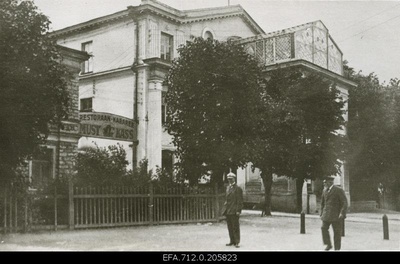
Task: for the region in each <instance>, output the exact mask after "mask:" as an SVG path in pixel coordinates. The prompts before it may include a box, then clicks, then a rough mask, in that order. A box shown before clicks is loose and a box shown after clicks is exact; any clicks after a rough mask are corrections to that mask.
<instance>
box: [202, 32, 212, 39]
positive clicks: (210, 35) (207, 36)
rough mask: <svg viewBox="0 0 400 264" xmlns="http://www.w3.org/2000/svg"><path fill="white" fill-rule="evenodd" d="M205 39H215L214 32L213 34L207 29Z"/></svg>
mask: <svg viewBox="0 0 400 264" xmlns="http://www.w3.org/2000/svg"><path fill="white" fill-rule="evenodd" d="M204 39H211V40H213V39H214V36H213V34H212V33H211V32H210V31H206V32H205V33H204Z"/></svg>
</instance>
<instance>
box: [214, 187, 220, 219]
mask: <svg viewBox="0 0 400 264" xmlns="http://www.w3.org/2000/svg"><path fill="white" fill-rule="evenodd" d="M214 190H215V199H214V202H215V207H214V208H215V221H217V222H218V221H219V213H220V212H219V211H220V210H219V190H218V183H215V187H214Z"/></svg>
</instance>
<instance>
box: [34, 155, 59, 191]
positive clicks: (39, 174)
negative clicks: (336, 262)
mask: <svg viewBox="0 0 400 264" xmlns="http://www.w3.org/2000/svg"><path fill="white" fill-rule="evenodd" d="M30 165H31V166H30V170H29V176H30V180H31V183H32V187H33V188H34V189H36V188H39V187H40V186H46V185H47V184H48V183H49V181H50V180H51V179H53V178H54V173H55V149H54V148H42V149H41V150H40V151H38V152H37V153H36V154H34V156H33V158H32V160H31V163H30Z"/></svg>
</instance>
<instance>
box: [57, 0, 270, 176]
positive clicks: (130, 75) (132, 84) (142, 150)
mask: <svg viewBox="0 0 400 264" xmlns="http://www.w3.org/2000/svg"><path fill="white" fill-rule="evenodd" d="M262 33H264V32H263V30H262V29H261V28H260V27H259V26H258V25H257V24H256V23H255V22H254V21H253V19H252V18H251V17H250V16H249V15H248V14H247V13H246V11H245V10H244V9H243V8H242V7H240V6H226V7H220V8H206V9H195V10H187V11H180V10H177V9H174V8H171V7H169V6H167V5H164V4H162V3H160V2H157V1H149V0H142V2H141V5H139V6H129V7H127V9H126V10H123V11H120V12H117V13H114V14H111V15H108V16H104V17H100V18H97V19H94V20H91V21H88V22H85V23H81V24H78V25H74V26H71V27H68V28H65V29H61V30H58V31H55V32H53V33H52V36H53V37H54V38H55V39H56V40H57V43H58V44H59V45H62V46H65V47H68V48H73V49H79V50H82V51H86V52H88V53H89V54H90V55H91V58H90V59H89V60H88V61H86V62H85V63H84V64H83V65H82V71H81V74H80V77H79V110H80V114H79V115H80V121H81V125H80V134H81V138H80V139H79V148H85V147H90V146H94V145H95V144H96V145H98V146H100V147H104V146H107V145H116V144H120V145H122V146H123V147H124V149H125V150H126V152H127V157H128V160H129V162H130V163H131V165H132V164H133V165H134V166H136V165H137V164H138V162H139V161H141V160H143V159H147V160H148V165H149V169H153V170H154V169H156V168H157V167H171V168H172V163H173V155H172V153H173V151H174V146H172V145H171V138H170V136H169V135H168V134H167V133H166V132H164V130H163V122H164V121H165V105H164V104H163V94H165V92H166V91H167V87H165V86H163V84H162V83H163V80H164V77H165V75H166V74H167V71H168V69H169V67H170V65H171V61H172V60H173V59H174V58H176V57H177V56H179V54H178V53H177V49H178V47H179V46H180V45H182V44H186V42H187V41H190V40H191V39H193V38H194V37H205V38H213V39H217V40H220V41H224V40H227V39H228V38H230V37H238V36H239V37H242V38H247V37H252V36H256V35H258V34H262Z"/></svg>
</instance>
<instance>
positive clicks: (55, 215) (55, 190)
mask: <svg viewBox="0 0 400 264" xmlns="http://www.w3.org/2000/svg"><path fill="white" fill-rule="evenodd" d="M57 214H58V212H57V180H56V182H55V184H54V231H57Z"/></svg>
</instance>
